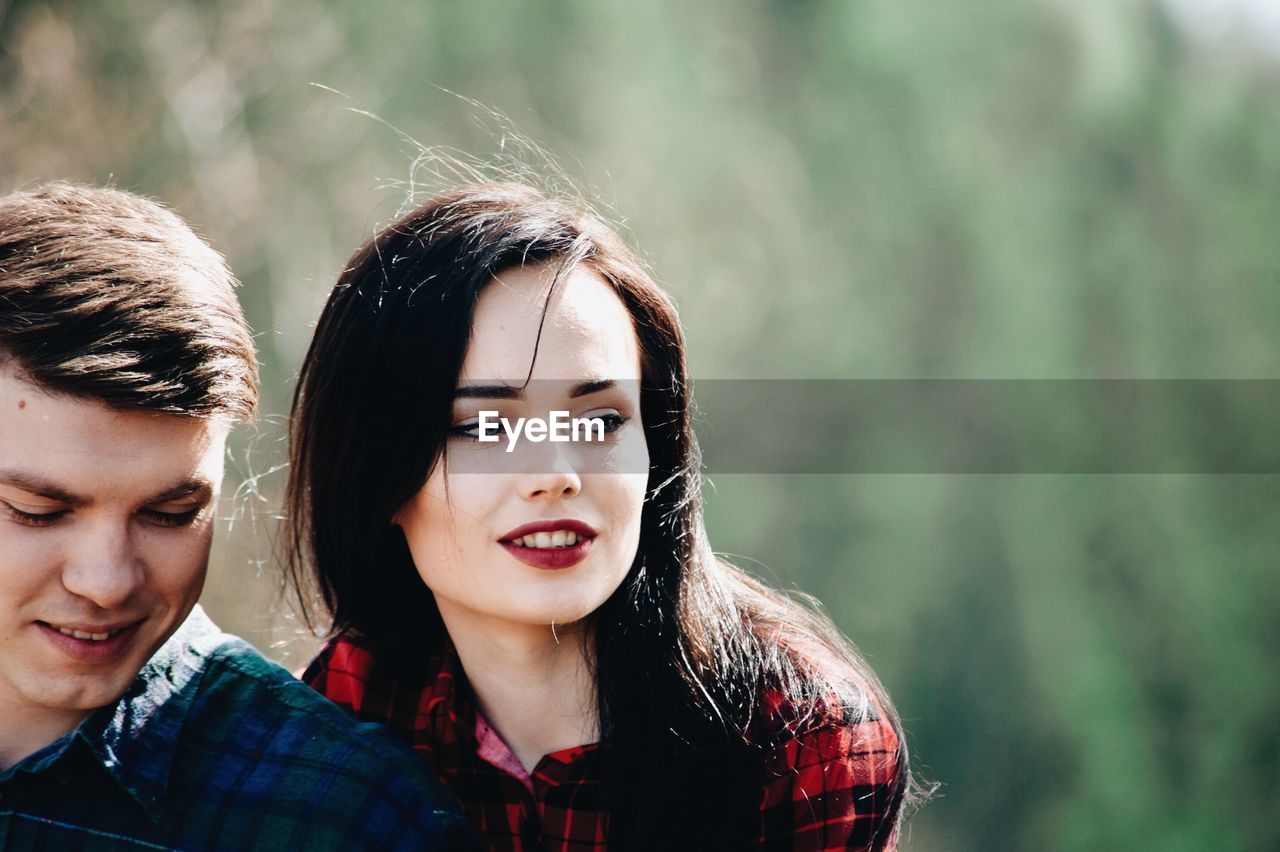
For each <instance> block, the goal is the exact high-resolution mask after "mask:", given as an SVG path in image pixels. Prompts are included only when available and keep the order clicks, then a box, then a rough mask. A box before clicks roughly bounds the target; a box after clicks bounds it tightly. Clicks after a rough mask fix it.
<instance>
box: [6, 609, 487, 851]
mask: <svg viewBox="0 0 1280 852" xmlns="http://www.w3.org/2000/svg"><path fill="white" fill-rule="evenodd" d="M0 724H3V721H0ZM462 825H463V824H462V822H461V818H460V817H459V816H458V815H457V812H456V805H455V804H454V802H453V800H452V798H451V796H450V795H449V794H448V793H447V792H445V790H444V788H443V787H441V786H440V784H439V782H438V781H436V780H435V778H434V776H433V775H432V774H431V773H430V771H429V770H428V769H427V767H426V764H425V763H424V762H423V761H422V760H420V759H419V758H418V757H417V756H416V755H414V754H413V752H412V751H410V750H409V748H408V747H407V746H405V745H403V744H402V743H400V742H399V741H398V740H396V739H395V738H394V737H393V736H392V735H391V734H389V733H387V732H386V731H385V730H384V729H383V728H381V726H378V725H372V724H358V723H355V722H354V721H352V720H351V718H350V717H349V716H347V715H346V714H345V713H344V712H343V711H342V710H340V709H338V708H337V707H336V706H334V705H332V704H330V703H329V702H328V701H326V700H324V699H323V698H321V697H319V696H318V695H316V694H315V693H314V692H312V691H311V689H309V688H308V687H307V686H306V685H304V684H302V683H300V682H298V681H297V680H295V679H294V678H293V677H292V676H291V675H290V674H289V673H288V672H287V671H285V670H284V669H282V668H280V667H279V666H277V665H275V664H274V663H271V662H268V661H267V660H265V659H263V658H262V656H261V655H259V654H258V653H257V652H256V651H255V650H253V648H251V647H250V646H249V645H248V644H246V643H245V642H243V641H241V640H239V639H237V638H235V637H233V636H229V635H227V634H225V633H222V632H220V631H219V630H218V628H217V627H215V626H214V624H213V622H211V621H210V620H209V619H208V617H207V616H206V615H205V614H204V613H203V612H202V611H201V610H200V609H199V608H198V607H197V608H196V610H195V611H193V612H192V614H191V616H190V617H189V618H188V619H187V621H186V622H185V623H184V624H183V625H182V627H181V628H179V630H178V631H177V632H176V633H175V634H174V635H173V636H172V637H171V638H170V639H169V641H168V642H167V643H165V645H164V646H163V647H162V648H161V649H160V650H159V651H158V652H157V653H156V655H155V656H154V657H153V658H152V659H151V661H150V662H149V663H147V665H146V666H145V667H144V668H143V670H142V672H141V673H140V674H139V676H138V679H137V681H136V682H135V683H134V685H133V686H132V688H130V690H129V691H128V692H127V693H126V694H125V695H124V697H123V698H121V699H120V701H119V702H118V703H116V704H115V705H112V706H109V707H103V708H101V709H99V710H96V711H94V712H93V713H92V714H91V715H90V716H89V717H88V718H86V719H85V720H84V722H83V723H81V725H80V726H79V727H78V728H77V729H76V730H75V731H72V732H71V733H69V734H67V735H66V736H64V737H62V738H61V739H59V740H57V741H56V742H53V743H51V744H49V745H48V746H46V747H45V748H43V749H41V750H40V751H38V752H36V753H35V754H32V755H30V756H28V757H27V758H25V759H24V760H22V761H21V762H19V763H18V764H16V765H14V766H12V767H10V768H9V769H8V770H6V771H4V772H3V773H0V850H11V849H41V850H44V849H58V850H63V849H79V850H105V849H122V850H123V849H129V850H139V849H189V850H205V849H306V850H312V849H344V850H345V849H406V850H407V849H414V850H430V849H450V848H457V847H460V846H461V844H462V843H463V838H462V836H461V834H460V832H461V831H463V830H464V829H463V828H462Z"/></svg>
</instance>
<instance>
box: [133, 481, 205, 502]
mask: <svg viewBox="0 0 1280 852" xmlns="http://www.w3.org/2000/svg"><path fill="white" fill-rule="evenodd" d="M211 494H213V482H212V481H210V480H209V479H208V477H204V476H193V477H191V478H190V479H186V480H183V481H182V482H179V483H178V484H177V485H175V486H173V487H172V488H166V489H165V490H164V491H161V492H160V493H159V494H155V495H152V496H151V497H149V498H147V500H146V502H147V503H148V504H151V503H168V502H170V501H171V500H181V499H182V498H183V497H191V496H193V495H194V496H197V497H206V496H209V495H211Z"/></svg>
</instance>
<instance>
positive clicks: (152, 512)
mask: <svg viewBox="0 0 1280 852" xmlns="http://www.w3.org/2000/svg"><path fill="white" fill-rule="evenodd" d="M202 508H204V507H203V506H195V507H194V508H191V509H187V510H186V511H183V512H162V511H160V510H159V509H143V510H142V511H141V512H140V513H139V514H141V515H142V516H143V517H144V518H146V519H147V520H148V521H149V522H150V523H153V524H155V525H156V526H160V527H185V526H189V525H190V524H191V522H192V521H194V520H195V519H196V515H198V514H200V510H201V509H202Z"/></svg>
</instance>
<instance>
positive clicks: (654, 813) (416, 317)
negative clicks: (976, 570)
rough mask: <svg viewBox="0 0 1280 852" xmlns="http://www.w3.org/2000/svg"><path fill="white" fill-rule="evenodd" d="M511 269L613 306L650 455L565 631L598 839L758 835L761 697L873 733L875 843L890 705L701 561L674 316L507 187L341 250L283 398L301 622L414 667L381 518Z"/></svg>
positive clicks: (715, 840)
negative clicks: (633, 547) (617, 306)
mask: <svg viewBox="0 0 1280 852" xmlns="http://www.w3.org/2000/svg"><path fill="white" fill-rule="evenodd" d="M529 263H550V264H552V265H553V266H555V267H557V268H558V269H559V271H560V274H561V275H563V274H564V273H565V272H566V271H568V270H569V269H571V268H573V267H574V266H578V265H580V266H582V267H584V268H586V269H589V270H590V271H592V272H594V273H596V274H597V275H599V276H600V277H601V278H602V279H603V280H604V281H605V282H607V283H608V284H609V285H610V286H612V287H613V289H614V290H615V292H616V293H617V294H618V296H619V297H620V298H621V299H622V301H623V303H624V304H625V305H626V307H627V310H628V311H629V312H630V314H631V317H632V320H633V323H634V327H635V333H636V336H637V339H638V341H639V344H640V352H641V361H642V390H641V418H642V420H643V423H644V429H645V435H646V440H647V443H648V448H649V458H650V475H649V482H648V492H647V495H646V501H645V505H644V508H643V514H642V517H641V531H640V543H639V547H638V550H637V553H636V557H635V562H634V563H633V564H632V566H631V570H630V572H629V573H628V574H627V577H626V579H625V580H624V581H623V583H622V585H621V586H620V587H619V588H618V589H617V591H616V592H615V593H614V594H613V595H612V596H611V597H610V598H609V600H608V601H607V602H606V603H605V604H604V605H603V606H602V607H601V608H600V609H599V610H597V611H596V612H595V613H594V614H593V615H592V616H591V617H590V619H591V625H590V626H591V628H592V629H591V630H588V631H584V636H587V637H590V638H589V639H588V641H593V642H594V646H595V647H594V653H593V654H589V656H590V657H593V658H594V659H593V665H594V667H595V674H596V681H597V689H598V695H599V713H600V725H601V731H602V737H603V741H604V743H605V748H604V750H603V752H602V753H603V755H604V756H605V760H606V773H607V778H608V784H607V788H606V789H607V792H606V795H607V797H608V801H609V810H610V843H611V845H612V846H614V847H615V848H637V849H661V848H680V849H684V848H701V849H713V848H738V847H740V846H745V845H749V844H750V843H751V841H752V838H754V837H755V836H757V835H758V831H759V826H758V811H755V810H754V809H755V808H757V806H758V802H757V800H758V796H759V791H760V778H761V771H762V769H761V766H760V763H759V761H760V752H759V749H760V748H761V747H762V746H761V744H760V743H758V742H753V741H752V740H751V739H749V738H748V736H747V733H748V731H749V730H750V729H751V728H752V725H753V722H754V721H755V719H756V715H757V714H758V712H759V706H760V701H761V696H762V695H763V694H764V693H765V692H766V691H770V690H772V691H775V693H778V694H781V695H782V696H784V697H785V698H786V700H787V705H788V706H790V707H792V708H795V710H796V712H798V713H799V714H800V715H801V716H803V715H804V714H805V713H814V712H818V708H824V710H823V712H826V713H830V712H833V711H834V712H838V713H842V714H844V716H845V717H846V718H849V719H851V720H856V719H859V718H866V717H872V716H876V715H879V716H880V717H882V718H884V719H886V720H887V721H888V722H889V723H890V724H892V726H893V728H894V730H895V731H896V732H897V734H898V744H899V748H898V750H897V753H896V754H894V755H890V756H888V757H887V758H886V760H887V762H888V766H886V770H889V769H892V770H893V778H894V779H895V784H896V789H895V790H894V792H893V795H892V796H891V800H890V801H888V802H885V803H884V805H885V806H886V807H887V808H888V810H889V813H888V815H887V817H886V819H885V820H884V822H883V823H882V824H883V825H884V826H885V828H884V829H883V834H882V836H881V837H880V838H878V840H880V841H883V840H885V839H887V837H888V835H889V830H890V828H892V827H893V826H894V825H895V824H896V822H897V819H898V816H899V813H900V810H901V806H902V802H903V799H904V797H905V795H906V794H907V792H908V788H909V786H910V772H909V764H908V760H907V749H906V740H905V738H904V737H903V736H902V730H901V725H900V724H899V722H898V719H897V716H896V714H895V713H894V710H893V705H892V704H891V703H890V701H889V698H888V696H887V695H886V694H885V692H884V690H883V688H882V687H881V686H880V684H879V682H878V681H877V679H876V677H875V675H874V674H873V673H872V672H871V670H870V668H869V667H868V666H867V665H866V664H865V663H864V662H863V661H862V659H861V658H860V657H859V656H858V654H857V652H856V651H855V650H854V649H853V647H852V646H851V645H850V644H849V643H848V641H847V640H846V639H844V637H842V636H841V635H840V633H839V631H837V630H836V628H835V627H834V626H833V625H832V624H831V622H830V620H829V619H827V618H826V617H825V616H822V615H820V614H819V613H818V611H817V610H816V608H815V607H813V606H812V605H811V604H812V602H811V601H807V602H806V603H805V604H802V603H800V602H797V601H796V600H794V599H792V598H790V597H788V596H786V595H783V594H781V593H779V592H777V591H774V590H771V589H768V588H767V587H765V586H763V585H762V584H760V583H758V582H756V581H755V580H753V579H751V578H750V577H748V576H747V575H745V574H744V573H742V572H741V571H739V570H738V569H737V568H735V567H733V566H731V565H728V564H726V563H725V562H723V561H721V560H718V559H717V558H716V557H715V556H714V555H713V554H712V552H711V549H710V546H709V545H708V542H707V539H706V534H705V529H704V526H703V519H702V504H701V498H700V484H701V475H700V471H699V454H698V448H697V444H696V442H695V440H694V435H693V429H692V425H691V419H690V387H689V375H688V367H687V364H686V361H685V346H684V339H683V334H682V332H681V329H680V323H679V319H678V317H677V314H676V309H675V307H674V305H673V304H672V303H671V301H670V300H669V299H668V298H667V296H666V294H665V293H663V291H662V290H661V289H659V288H658V287H657V285H655V284H654V283H653V281H652V279H651V278H650V276H649V275H648V273H647V272H646V271H645V268H644V266H643V264H642V263H641V262H640V261H639V259H638V258H637V257H636V255H635V254H634V253H633V252H632V251H631V250H630V249H629V248H628V247H627V246H626V245H625V244H624V243H623V241H622V240H621V239H620V238H619V237H618V236H617V234H615V233H614V232H613V231H612V230H610V229H609V228H608V227H606V226H605V225H604V224H603V223H602V222H601V221H600V220H599V219H598V218H596V217H595V216H594V215H592V214H590V213H589V212H587V211H586V209H585V208H584V207H583V206H582V205H580V204H578V203H576V202H566V201H560V200H556V199H552V198H548V197H547V196H546V195H544V194H543V193H541V192H539V191H537V190H534V189H531V188H529V187H525V186H520V185H514V184H477V185H468V186H464V187H460V188H457V189H454V190H451V191H449V192H446V193H444V194H442V195H439V196H437V197H435V198H433V199H431V200H430V201H428V202H427V203H425V204H423V205H422V206H420V207H418V208H417V209H415V210H413V211H412V212H410V213H409V214H407V215H405V216H403V217H402V218H400V219H399V220H398V221H396V222H395V223H393V224H391V225H389V226H387V227H385V228H383V229H382V230H381V231H380V232H379V233H377V234H376V235H375V236H374V237H373V238H371V239H370V240H369V241H368V242H366V243H365V244H364V245H363V246H361V247H360V249H359V250H358V251H356V253H355V254H354V255H353V256H352V258H351V260H350V261H349V263H348V265H347V268H346V269H345V270H344V271H343V273H342V275H341V276H340V277H339V279H338V282H337V284H336V286H335V287H334V289H333V292H332V294H331V295H330V297H329V301H328V303H327V304H326V306H325V308H324V312H323V313H322V315H321V317H320V320H319V323H318V324H317V326H316V330H315V336H314V338H313V339H312V341H311V346H310V349H309V350H308V351H307V355H306V358H305V360H304V362H303V365H302V370H301V374H300V376H299V380H298V385H297V389H296V391H295V394H294V399H293V410H292V420H291V424H292V425H291V444H290V460H291V467H290V475H289V485H288V491H287V496H286V505H287V511H288V520H289V534H288V537H287V540H286V565H287V569H288V575H289V579H290V581H291V583H292V586H293V588H294V589H295V591H296V592H297V595H298V599H299V601H300V602H301V604H302V606H303V612H304V614H305V613H306V612H307V605H308V602H309V600H310V598H311V594H310V593H309V591H308V590H310V589H311V588H313V583H314V586H315V587H317V588H318V591H319V594H320V597H321V599H322V600H323V603H324V606H325V608H326V609H327V611H328V615H329V616H330V618H331V619H332V632H333V633H334V634H336V633H340V632H343V631H348V630H352V631H357V632H358V633H360V634H361V635H363V636H366V637H368V638H370V639H373V640H375V641H380V642H383V643H385V644H386V645H387V646H388V647H393V648H397V649H399V650H400V651H401V652H403V653H406V654H409V655H412V656H417V657H421V656H422V655H425V654H430V653H431V652H432V651H433V650H435V649H436V648H438V647H439V646H440V644H441V643H442V642H444V641H445V639H446V638H447V637H446V634H445V629H444V625H443V623H442V621H441V619H440V614H439V611H438V610H437V608H436V605H435V601H434V599H433V598H432V596H431V593H430V591H429V590H428V589H427V587H426V586H425V585H424V584H423V582H422V579H421V577H420V576H419V574H418V572H417V570H416V569H415V567H414V565H413V562H412V559H411V558H410V555H409V550H408V547H407V545H406V543H405V540H404V536H403V534H402V532H401V530H400V528H399V527H397V526H394V525H393V524H392V523H391V517H392V515H393V514H394V513H395V512H396V510H398V509H399V508H400V507H401V506H403V505H404V504H405V503H406V502H408V501H409V499H410V498H412V497H413V496H414V494H416V493H417V492H418V490H419V489H420V488H421V487H422V485H423V483H424V482H425V481H426V479H427V477H428V475H429V474H430V472H431V470H432V468H433V466H434V465H435V464H436V463H437V461H438V460H439V459H440V458H441V455H442V453H443V452H444V447H445V442H446V438H447V434H448V429H449V426H450V419H449V418H450V415H451V405H452V398H453V393H454V391H455V385H456V382H457V378H458V374H459V372H460V370H461V368H462V362H463V358H464V356H465V354H466V349H467V342H468V339H469V335H470V332H471V323H472V315H473V311H474V308H475V304H476V300H477V298H478V296H479V294H480V291H481V290H482V289H483V288H484V287H485V286H486V285H487V284H488V283H489V282H490V281H491V280H493V278H494V276H495V275H496V274H498V273H500V272H502V271H503V270H505V269H509V268H511V267H513V266H518V265H520V264H529ZM589 650H590V649H589ZM794 721H795V723H796V724H799V725H802V724H804V721H805V720H804V719H803V718H799V719H795V720H794ZM753 813H754V814H755V815H754V816H753Z"/></svg>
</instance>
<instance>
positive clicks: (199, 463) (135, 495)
mask: <svg viewBox="0 0 1280 852" xmlns="http://www.w3.org/2000/svg"><path fill="white" fill-rule="evenodd" d="M228 430H229V424H227V423H225V422H222V421H218V420H211V419H199V418H192V417H181V416H176V415H170V414H159V413H152V412H138V411H119V410H115V409H111V408H108V407H107V406H105V405H103V404H101V403H98V402H95V401H91V400H85V399H79V398H76V397H69V396H64V395H56V394H49V393H45V392H44V391H42V390H41V389H40V388H37V387H34V386H32V385H31V384H30V383H28V382H24V381H22V380H20V379H18V378H17V377H16V376H14V375H13V374H12V371H8V370H0V471H8V472H10V473H11V474H16V476H13V477H10V479H9V482H10V483H11V484H20V483H21V482H23V481H25V482H26V483H27V484H28V485H32V484H40V485H43V486H46V487H50V488H52V489H55V490H56V489H61V490H63V491H64V492H66V493H67V494H71V495H75V496H76V497H77V498H83V499H111V498H114V497H124V498H127V499H130V500H135V499H143V498H145V497H149V496H151V495H154V494H160V493H162V492H164V491H166V490H167V489H179V488H182V487H184V486H186V485H189V484H191V483H198V482H201V481H203V482H212V483H213V484H215V485H216V483H217V481H218V480H220V479H221V473H222V454H223V448H224V446H225V440H226V435H227V432H228ZM47 490H48V489H47ZM38 493H43V492H38Z"/></svg>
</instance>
